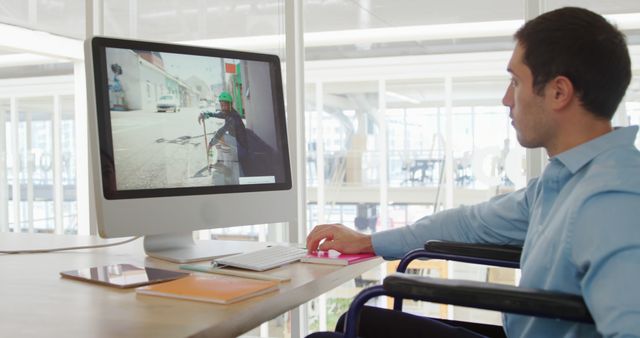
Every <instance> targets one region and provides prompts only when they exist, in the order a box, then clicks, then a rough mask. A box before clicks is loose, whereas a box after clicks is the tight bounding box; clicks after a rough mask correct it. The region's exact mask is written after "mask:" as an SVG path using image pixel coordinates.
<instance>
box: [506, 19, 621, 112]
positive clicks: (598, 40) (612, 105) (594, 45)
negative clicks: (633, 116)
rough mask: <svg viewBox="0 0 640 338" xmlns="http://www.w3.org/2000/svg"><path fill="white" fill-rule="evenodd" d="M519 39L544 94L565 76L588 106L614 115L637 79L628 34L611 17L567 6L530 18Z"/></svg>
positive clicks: (536, 84) (536, 86) (535, 84)
mask: <svg viewBox="0 0 640 338" xmlns="http://www.w3.org/2000/svg"><path fill="white" fill-rule="evenodd" d="M514 37H515V39H516V40H517V42H518V43H519V44H520V45H521V46H522V47H523V48H524V57H523V58H524V60H523V62H524V63H525V64H526V65H527V66H528V67H529V69H530V70H531V73H532V75H533V88H534V90H535V92H536V93H537V94H538V95H542V93H543V90H544V86H545V85H546V84H547V83H548V82H549V81H551V80H552V79H554V78H555V77H556V76H565V77H567V78H568V79H569V80H571V83H572V84H573V87H574V90H575V92H576V94H577V95H578V97H579V98H580V101H581V102H582V105H583V106H584V107H585V109H587V110H588V111H590V112H591V113H593V114H595V115H596V116H597V117H600V118H603V119H608V120H610V119H611V118H612V117H613V114H614V113H615V111H616V109H617V107H618V104H619V103H620V101H621V100H622V97H624V94H625V91H626V90H627V86H628V85H629V82H630V81H631V60H630V59H629V51H628V50H627V44H626V41H625V36H624V34H622V32H620V31H619V30H618V29H617V28H616V27H614V26H613V25H611V24H610V23H609V22H607V20H606V19H605V18H603V17H602V16H600V15H598V14H596V13H593V12H591V11H588V10H586V9H582V8H575V7H565V8H561V9H557V10H554V11H551V12H547V13H544V14H542V15H540V16H538V17H537V18H535V19H533V20H531V21H529V22H527V23H526V24H525V25H524V26H522V28H520V29H519V30H518V31H517V32H516V34H515V36H514Z"/></svg>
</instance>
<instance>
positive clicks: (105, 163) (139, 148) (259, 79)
mask: <svg viewBox="0 0 640 338" xmlns="http://www.w3.org/2000/svg"><path fill="white" fill-rule="evenodd" d="M93 57H94V60H93V62H94V69H95V72H94V74H95V77H96V79H95V81H96V85H97V86H96V87H97V88H96V91H97V93H98V95H96V104H97V105H98V107H102V109H98V112H99V114H98V116H97V119H98V131H99V133H100V144H99V146H100V159H101V166H102V180H103V182H102V183H103V193H104V196H105V197H106V198H107V199H127V198H141V197H160V196H180V195H194V194H212V193H233V192H247V191H262V190H279V189H280V190H282V189H289V188H290V187H291V174H290V170H289V167H290V166H289V156H288V151H287V149H288V148H287V135H286V128H285V127H284V126H285V123H284V121H285V113H284V102H283V99H282V97H283V95H282V84H281V75H280V62H279V59H278V57H277V56H275V55H267V54H256V53H248V52H238V51H228V50H216V49H210V48H199V47H192V46H181V45H169V44H161V43H151V42H140V41H130V40H118V39H109V38H94V39H93Z"/></svg>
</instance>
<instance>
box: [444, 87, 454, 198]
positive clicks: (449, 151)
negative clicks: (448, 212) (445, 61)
mask: <svg viewBox="0 0 640 338" xmlns="http://www.w3.org/2000/svg"><path fill="white" fill-rule="evenodd" d="M444 101H445V103H444V106H445V115H446V120H445V135H446V137H445V142H444V145H445V155H444V178H445V180H444V186H445V187H446V188H445V191H446V192H445V203H444V207H445V209H450V208H453V179H452V178H453V79H452V78H451V76H447V77H446V78H445V79H444Z"/></svg>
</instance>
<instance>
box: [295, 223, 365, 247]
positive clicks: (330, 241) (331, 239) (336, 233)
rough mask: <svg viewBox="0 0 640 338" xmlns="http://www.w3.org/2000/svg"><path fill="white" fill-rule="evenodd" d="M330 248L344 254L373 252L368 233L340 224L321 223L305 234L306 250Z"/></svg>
mask: <svg viewBox="0 0 640 338" xmlns="http://www.w3.org/2000/svg"><path fill="white" fill-rule="evenodd" d="M323 240H324V241H323ZM320 242H322V244H321V243H320ZM331 249H333V250H336V251H339V252H341V253H345V254H355V253H369V252H373V246H372V244H371V236H370V235H366V234H362V233H359V232H357V231H355V230H351V229H349V228H347V227H346V226H344V225H342V224H321V225H318V226H316V227H315V228H313V230H311V233H309V236H307V250H308V251H309V252H313V251H316V250H320V251H327V250H331Z"/></svg>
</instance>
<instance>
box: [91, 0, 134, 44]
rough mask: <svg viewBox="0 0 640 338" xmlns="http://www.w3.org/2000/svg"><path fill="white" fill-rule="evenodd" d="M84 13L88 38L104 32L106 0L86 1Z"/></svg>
mask: <svg viewBox="0 0 640 338" xmlns="http://www.w3.org/2000/svg"><path fill="white" fill-rule="evenodd" d="M132 2H133V1H132ZM84 14H85V15H84V16H85V36H86V38H87V39H89V38H91V37H92V36H95V35H102V34H104V0H87V1H85V13H84Z"/></svg>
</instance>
